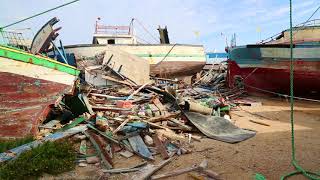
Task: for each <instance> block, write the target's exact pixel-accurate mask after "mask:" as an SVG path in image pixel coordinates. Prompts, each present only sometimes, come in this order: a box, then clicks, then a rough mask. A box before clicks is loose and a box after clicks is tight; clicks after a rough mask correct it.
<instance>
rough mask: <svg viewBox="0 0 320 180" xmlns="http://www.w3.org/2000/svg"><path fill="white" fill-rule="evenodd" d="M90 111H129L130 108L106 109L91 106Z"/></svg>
mask: <svg viewBox="0 0 320 180" xmlns="http://www.w3.org/2000/svg"><path fill="white" fill-rule="evenodd" d="M92 109H95V110H99V111H115V112H117V111H131V108H117V107H108V106H92Z"/></svg>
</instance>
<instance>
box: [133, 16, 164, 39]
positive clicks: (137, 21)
mask: <svg viewBox="0 0 320 180" xmlns="http://www.w3.org/2000/svg"><path fill="white" fill-rule="evenodd" d="M135 20H136V21H137V22H138V24H139V25H140V26H141V27H142V28H143V29H144V30H145V31H146V32H147V33H148V34H149V35H150V36H151V37H152V38H153V39H154V40H155V41H156V42H157V43H158V42H159V39H157V38H156V37H155V36H154V35H152V33H150V32H149V31H148V29H147V28H145V27H144V26H143V24H142V23H141V22H140V21H139V20H138V19H135Z"/></svg>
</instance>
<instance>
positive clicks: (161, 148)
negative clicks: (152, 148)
mask: <svg viewBox="0 0 320 180" xmlns="http://www.w3.org/2000/svg"><path fill="white" fill-rule="evenodd" d="M152 139H153V142H154V144H155V145H156V148H157V151H158V152H159V153H160V154H161V157H162V159H168V158H169V154H168V152H167V149H166V147H165V146H164V145H163V143H162V142H161V140H160V139H159V137H158V135H157V134H154V135H153V136H152Z"/></svg>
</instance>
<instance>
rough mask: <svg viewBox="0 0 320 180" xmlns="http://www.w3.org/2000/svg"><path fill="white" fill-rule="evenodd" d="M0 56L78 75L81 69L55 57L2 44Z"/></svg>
mask: <svg viewBox="0 0 320 180" xmlns="http://www.w3.org/2000/svg"><path fill="white" fill-rule="evenodd" d="M0 57H6V58H9V59H13V60H17V61H22V62H25V63H31V64H35V65H38V66H43V67H47V68H50V69H55V70H58V71H61V72H65V73H68V74H71V75H74V76H78V75H79V73H80V71H79V70H78V69H76V68H75V67H72V66H70V65H67V64H63V63H60V62H58V61H56V60H54V59H49V58H47V57H41V56H36V55H33V54H30V53H27V52H24V51H22V50H17V49H14V48H11V47H6V46H2V45H0Z"/></svg>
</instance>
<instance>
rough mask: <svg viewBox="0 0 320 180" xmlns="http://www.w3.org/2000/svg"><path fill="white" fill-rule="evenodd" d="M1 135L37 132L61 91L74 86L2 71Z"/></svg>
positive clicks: (18, 136)
mask: <svg viewBox="0 0 320 180" xmlns="http://www.w3.org/2000/svg"><path fill="white" fill-rule="evenodd" d="M0 77H1V79H0V84H1V86H0V137H1V138H20V137H24V136H27V135H36V133H37V132H38V125H39V123H40V122H42V121H43V120H44V118H45V117H46V115H47V113H48V112H49V107H48V105H50V104H53V103H54V102H55V101H56V99H57V98H58V97H59V95H60V94H62V93H64V92H65V91H66V90H69V89H70V88H71V87H72V86H71V85H66V84H60V83H56V82H52V81H46V80H41V79H35V78H30V77H26V76H21V75H18V74H12V73H6V72H0Z"/></svg>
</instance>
